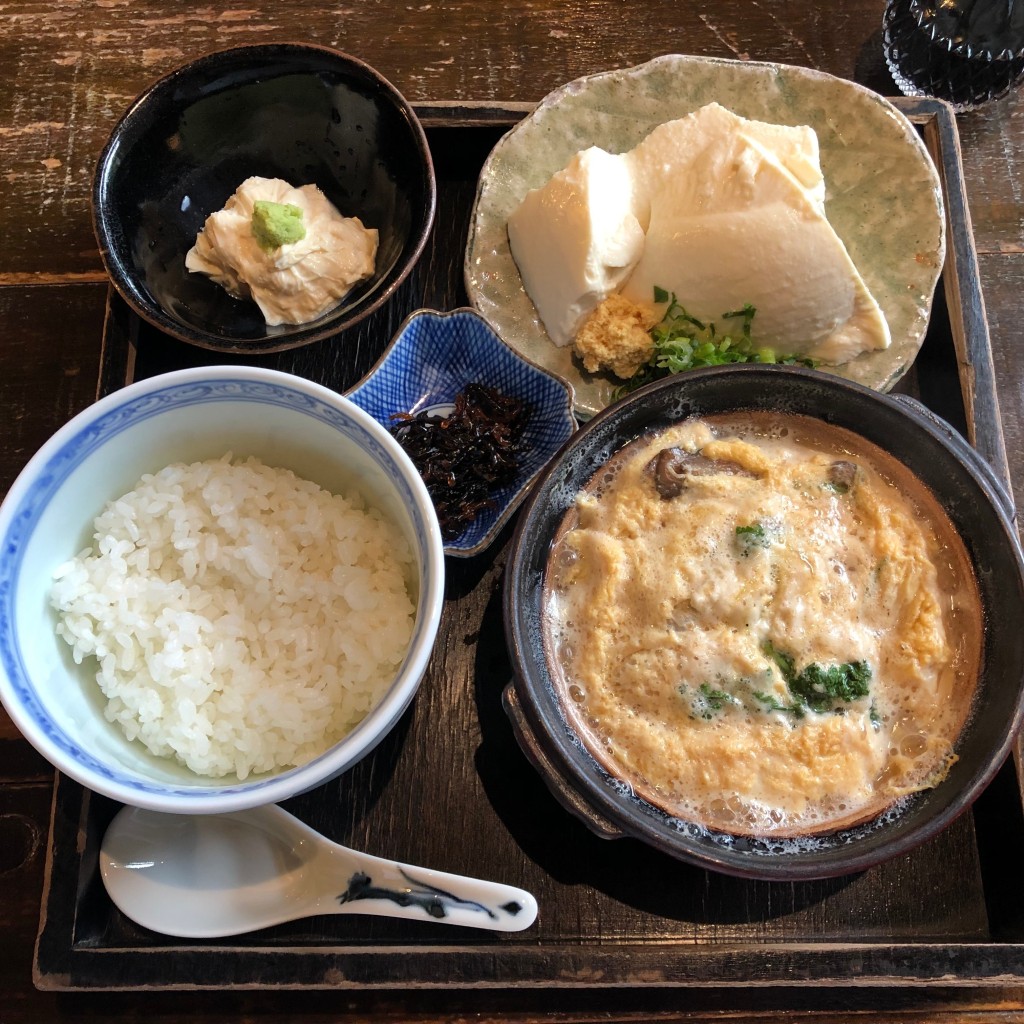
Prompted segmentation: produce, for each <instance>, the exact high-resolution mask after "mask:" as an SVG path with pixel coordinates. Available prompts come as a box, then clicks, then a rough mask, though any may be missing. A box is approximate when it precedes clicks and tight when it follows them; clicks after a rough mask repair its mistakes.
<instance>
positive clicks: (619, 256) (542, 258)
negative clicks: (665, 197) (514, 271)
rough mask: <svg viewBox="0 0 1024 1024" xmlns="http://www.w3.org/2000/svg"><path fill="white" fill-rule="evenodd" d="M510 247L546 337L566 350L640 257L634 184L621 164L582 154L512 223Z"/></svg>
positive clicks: (601, 154) (598, 153)
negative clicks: (597, 307)
mask: <svg viewBox="0 0 1024 1024" xmlns="http://www.w3.org/2000/svg"><path fill="white" fill-rule="evenodd" d="M508 237H509V244H510V246H511V249H512V256H513V258H514V259H515V261H516V264H517V265H518V267H519V273H520V275H521V276H522V279H523V285H524V287H525V288H526V292H527V294H528V295H529V296H530V298H531V299H532V300H533V304H534V306H536V307H537V313H538V314H539V316H540V318H541V320H542V321H543V322H544V326H545V328H546V329H547V332H548V335H549V336H550V338H551V340H552V341H553V342H554V343H555V344H556V345H567V344H568V343H569V342H571V341H572V339H573V338H574V337H575V335H576V331H577V330H578V329H579V326H580V323H581V322H582V320H583V319H584V318H585V317H586V316H587V315H588V314H589V313H591V312H592V311H593V309H594V308H595V307H596V306H597V305H598V303H600V302H601V301H602V300H604V299H606V298H607V297H608V296H609V295H610V294H612V292H614V291H616V290H618V288H619V287H620V286H621V285H622V283H623V282H624V281H625V280H626V278H627V277H628V276H629V274H630V272H631V271H632V270H633V267H634V266H635V265H636V263H637V260H639V258H640V254H641V253H642V251H643V245H644V233H643V229H642V228H641V226H640V224H639V222H638V221H637V218H636V215H635V213H634V209H633V182H632V178H631V176H630V171H629V168H628V167H627V165H626V163H625V162H624V161H623V159H622V157H620V156H614V155H612V154H610V153H606V152H605V151H604V150H602V149H598V148H597V147H593V148H591V149H586V150H583V151H582V152H580V153H577V154H576V156H575V157H573V159H572V161H570V163H569V165H568V166H567V167H565V168H564V169H563V170H561V171H559V172H558V173H557V174H555V175H554V177H552V178H551V180H550V181H548V183H547V184H546V185H544V186H543V187H542V188H538V189H534V190H533V191H532V192H530V193H528V194H527V196H526V198H525V199H524V200H523V202H522V203H521V204H520V205H519V207H518V208H517V209H516V210H515V211H514V212H513V213H512V215H511V216H510V217H509V221H508Z"/></svg>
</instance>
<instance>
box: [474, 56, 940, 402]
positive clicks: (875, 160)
mask: <svg viewBox="0 0 1024 1024" xmlns="http://www.w3.org/2000/svg"><path fill="white" fill-rule="evenodd" d="M713 100H714V101H717V102H718V103H721V104H722V105H723V106H725V107H728V108H729V109H730V110H732V111H734V112H735V113H737V114H740V115H742V116H743V117H748V118H754V119H756V120H759V121H771V122H775V123H777V124H791V125H797V124H807V125H810V126H811V127H812V128H814V130H815V131H816V132H817V134H818V143H819V146H820V149H821V166H822V171H823V172H824V175H825V186H826V198H825V209H826V212H827V214H828V218H829V221H830V222H831V223H832V226H833V227H834V228H835V230H836V232H837V233H838V234H839V237H840V238H842V240H843V242H844V243H845V244H846V248H847V249H848V250H849V253H850V256H851V257H852V259H853V261H854V263H855V264H856V265H857V268H858V269H859V270H860V272H861V275H862V276H863V278H864V280H865V282H866V283H867V286H868V288H869V289H870V291H871V293H872V294H873V295H874V297H875V298H876V299H877V300H878V303H879V305H880V306H881V307H882V312H883V313H884V314H885V318H886V320H887V321H888V323H889V329H890V332H891V334H892V345H891V346H890V347H889V348H888V349H885V350H884V351H880V352H870V353H866V354H865V355H862V356H858V357H857V358H856V359H854V360H852V361H851V362H849V363H847V364H846V365H844V366H839V367H836V368H835V372H836V373H838V374H840V375H841V376H843V377H848V378H849V379H851V380H855V381H859V382H860V383H862V384H866V385H868V386H869V387H873V388H877V389H878V390H880V391H887V390H889V388H891V387H892V386H893V384H895V383H896V381H898V380H899V378H900V377H901V376H902V375H903V374H904V373H905V372H906V370H907V368H908V367H909V366H910V364H911V363H912V362H913V361H914V357H915V356H916V355H917V352H918V350H919V349H920V347H921V342H922V341H923V340H924V334H925V329H926V328H927V325H928V314H929V311H930V309H931V302H932V294H933V292H934V290H935V284H936V282H937V281H938V277H939V273H940V271H941V269H942V260H943V255H944V250H945V235H944V229H945V221H944V219H943V212H942V209H943V208H942V193H941V188H940V185H939V179H938V175H937V174H936V172H935V168H934V167H933V166H932V162H931V159H930V157H929V156H928V153H927V151H926V150H925V148H924V145H923V143H922V142H921V140H920V138H919V137H918V135H917V132H916V131H915V130H914V127H913V126H912V125H911V124H910V122H909V121H908V120H907V119H906V118H905V117H904V116H903V115H902V114H901V113H900V112H899V111H898V110H897V109H896V108H895V107H894V106H893V105H892V104H891V103H889V102H888V101H887V100H885V99H883V98H882V97H881V96H878V95H877V94H875V93H873V92H871V91H870V90H868V89H865V88H863V87H862V86H859V85H856V84H854V83H852V82H847V81H845V80H843V79H840V78H834V77H833V76H831V75H826V74H824V73H823V72H820V71H812V70H809V69H807V68H798V67H788V66H786V65H781V64H759V63H752V62H751V63H746V62H740V61H730V60H717V59H713V58H707V57H686V56H680V55H676V54H670V55H667V56H664V57H657V58H656V59H654V60H652V61H649V62H648V63H646V64H641V65H640V66H639V67H635V68H625V69H623V70H621V71H608V72H605V73H603V74H599V75H591V76H589V77H587V78H580V79H577V80H576V81H574V82H570V83H569V84H568V85H565V86H562V88H560V89H557V90H556V91H555V92H553V93H551V94H550V95H549V96H547V97H546V98H545V99H543V100H542V101H541V102H540V104H539V105H538V106H537V108H536V110H534V111H533V113H532V114H530V115H529V116H528V117H527V118H526V119H525V120H524V121H522V122H521V123H520V124H518V125H517V126H516V127H515V128H513V129H512V131H510V132H509V133H508V135H506V136H505V137H504V138H503V139H502V140H501V141H500V142H499V143H498V145H497V146H495V148H494V151H493V152H492V153H491V155H490V156H489V157H488V159H487V162H486V163H485V164H484V167H483V170H482V172H481V174H480V182H479V185H478V187H477V196H476V203H475V205H474V208H473V216H472V221H471V224H470V234H469V243H468V246H467V248H466V263H465V275H466V290H467V292H468V294H469V299H470V302H471V303H472V304H473V305H474V306H475V307H476V309H477V310H478V311H479V312H480V313H482V314H483V315H484V316H485V317H487V319H488V320H490V321H491V323H492V324H493V325H494V327H495V328H496V329H497V331H498V333H499V334H500V335H501V337H502V338H503V339H504V340H505V341H506V342H507V343H508V344H509V345H511V346H512V347H513V348H514V349H516V350H517V351H518V352H519V353H520V354H521V355H523V356H525V357H526V358H528V359H531V360H533V362H535V363H538V364H540V365H541V366H543V367H545V368H546V369H548V370H550V371H552V372H553V373H556V374H558V375H559V376H561V377H563V378H565V380H567V381H568V382H569V383H570V384H572V386H573V388H574V389H575V392H576V408H577V412H578V413H580V414H581V415H584V416H590V415H593V414H594V413H596V412H599V411H600V410H601V409H603V408H604V407H605V406H606V405H608V404H609V403H610V402H611V400H612V393H613V390H614V389H615V387H616V385H617V382H616V381H615V380H614V379H613V378H611V377H605V376H603V375H594V374H589V373H587V372H586V371H584V370H583V368H582V366H581V365H580V363H579V362H578V361H576V360H574V359H573V357H572V349H571V346H567V347H565V348H558V347H556V346H555V345H554V344H553V343H552V341H551V340H550V338H548V335H547V332H546V331H545V330H544V325H543V324H542V323H541V322H540V320H539V319H538V317H537V311H536V309H534V306H533V303H532V302H531V301H530V298H529V296H527V294H526V292H525V291H524V290H523V284H522V281H521V279H520V277H519V270H518V268H517V267H516V264H515V261H514V260H513V259H512V254H511V252H510V250H509V244H508V232H507V228H506V225H507V223H508V216H509V214H510V213H511V212H512V210H514V209H515V208H516V206H518V205H519V203H520V202H521V200H522V198H523V196H525V195H526V193H527V192H528V191H529V190H530V189H532V188H537V187H539V186H540V185H543V184H544V183H545V182H546V181H547V180H548V179H549V178H550V177H551V175H552V174H554V173H555V172H556V171H558V170H560V169H561V168H562V167H564V166H565V165H566V164H567V163H568V162H569V160H570V159H571V158H572V156H573V155H574V154H575V153H576V152H578V151H579V150H581V149H585V148H586V147H587V146H601V147H602V148H603V149H606V150H608V151H609V152H612V153H621V152H623V151H625V150H628V149H632V148H633V146H635V145H636V144H637V143H638V142H639V141H640V140H641V139H642V138H643V137H644V136H645V135H647V133H648V132H650V131H651V129H652V128H654V127H655V126H657V125H659V124H661V123H662V122H664V121H670V120H672V119H673V118H677V117H683V116H685V115H686V114H688V113H690V112H691V111H694V110H697V109H698V108H699V107H702V106H704V105H705V104H706V103H710V102H712V101H713ZM766 272H770V271H769V270H766Z"/></svg>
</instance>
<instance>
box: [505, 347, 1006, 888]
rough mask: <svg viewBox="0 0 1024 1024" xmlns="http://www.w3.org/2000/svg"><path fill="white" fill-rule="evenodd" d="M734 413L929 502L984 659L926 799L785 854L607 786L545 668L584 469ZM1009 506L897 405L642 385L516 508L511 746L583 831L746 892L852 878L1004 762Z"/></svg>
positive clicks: (808, 394)
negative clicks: (815, 431)
mask: <svg viewBox="0 0 1024 1024" xmlns="http://www.w3.org/2000/svg"><path fill="white" fill-rule="evenodd" d="M743 409H753V410H770V411H776V412H780V413H794V414H804V415H808V416H812V417H816V418H818V419H820V420H822V421H824V422H826V423H829V424H833V425H836V426H839V427H844V428H846V429H847V430H851V431H854V432H855V433H857V434H859V435H860V436H862V437H864V438H865V439H867V440H868V441H870V442H873V443H874V444H876V445H877V446H879V447H880V448H882V449H884V450H885V451H887V452H890V453H891V454H892V455H893V456H895V457H896V458H897V459H898V460H899V461H900V462H902V463H903V464H904V465H905V466H906V467H907V468H908V469H910V470H911V471H912V472H913V473H915V474H916V475H917V477H918V478H919V479H920V480H921V481H922V482H923V483H925V484H926V485H927V486H928V487H929V488H930V489H931V490H932V491H933V492H934V494H935V495H936V496H937V497H938V499H939V500H940V502H941V504H942V505H943V507H944V508H945V509H946V511H947V513H948V515H949V516H950V518H951V519H952V521H953V524H954V525H955V526H956V528H957V530H958V531H959V532H960V535H961V537H962V538H963V540H964V543H965V545H966V548H967V551H968V554H969V555H970V557H971V560H972V562H973V565H974V570H975V574H976V577H977V582H978V588H979V591H980V595H981V601H982V613H983V628H984V656H983V662H982V667H981V678H980V679H979V680H978V685H977V688H976V692H975V697H974V704H973V709H972V713H971V715H970V717H969V719H968V721H967V724H966V725H965V726H964V728H963V730H962V731H961V734H960V737H959V739H958V741H957V744H956V753H957V754H958V756H959V760H958V761H957V763H956V764H955V765H954V766H953V768H952V770H951V771H950V773H949V775H948V776H947V777H946V779H945V780H944V781H943V782H941V783H940V784H939V785H938V786H936V787H935V788H934V789H931V790H926V791H924V792H922V793H918V794H915V795H914V796H912V797H910V798H907V800H906V802H905V804H904V805H902V809H901V811H900V812H899V813H898V814H882V815H881V816H879V817H878V818H876V819H874V820H872V821H868V822H865V823H863V824H860V825H857V826H854V827H852V828H849V829H844V830H841V831H838V832H832V833H829V834H816V835H814V836H808V837H801V838H800V839H799V840H797V841H793V840H782V839H772V838H765V839H757V838H748V837H743V836H732V835H727V834H724V833H715V832H709V831H708V830H706V829H704V828H702V827H699V826H696V825H690V824H688V823H686V822H682V821H680V820H679V819H678V818H673V817H671V816H670V815H668V814H666V813H665V812H664V811H662V810H660V809H659V808H657V807H655V806H653V805H652V804H650V803H648V802H647V801H645V800H643V799H641V798H639V797H638V796H636V795H635V794H634V793H633V792H632V791H631V787H629V786H628V785H624V784H623V783H622V782H620V781H618V780H616V779H614V778H612V777H610V776H609V775H608V773H607V772H606V771H605V770H604V769H603V768H602V767H601V766H600V765H599V764H598V763H597V761H596V760H595V759H594V758H593V756H591V754H590V753H589V752H588V751H587V749H586V747H585V746H584V745H583V743H582V742H581V741H580V739H579V738H578V736H577V735H576V733H575V732H574V731H573V729H572V728H571V726H570V725H569V724H568V723H567V719H566V717H565V716H564V714H563V711H562V708H561V706H560V701H559V698H558V696H557V691H556V688H555V686H554V684H553V681H552V678H551V675H550V673H549V669H548V665H547V663H546V660H545V652H544V643H543V635H542V585H543V578H544V570H545V566H546V564H547V560H548V557H549V552H550V550H551V542H552V539H553V538H554V536H555V534H556V532H557V531H558V528H559V525H560V523H561V521H562V517H563V516H564V514H565V512H566V510H567V509H568V508H569V507H570V505H571V504H572V502H573V499H574V498H575V496H576V495H577V494H578V492H579V491H580V490H581V489H582V488H583V486H584V485H585V484H586V483H587V481H588V480H589V479H590V478H591V476H592V475H593V474H594V472H595V471H596V470H597V468H598V467H599V466H601V465H603V464H604V463H605V462H606V461H607V460H608V458H609V457H610V456H611V455H612V454H614V453H615V452H617V451H618V450H619V449H621V448H622V447H623V446H624V445H625V444H627V443H628V442H629V441H632V440H633V439H634V438H636V437H638V436H640V435H641V434H645V433H649V432H656V431H661V430H663V429H664V428H666V427H668V426H669V425H671V424H673V423H676V422H678V421H679V420H682V419H685V418H686V417H689V416H704V415H712V414H716V413H727V412H734V411H737V410H743ZM1013 519H1014V512H1013V507H1012V502H1011V499H1010V498H1009V497H1008V496H1007V494H1006V492H1005V490H1004V488H1003V487H1002V486H1001V484H1000V483H999V481H998V479H997V478H996V477H995V475H994V473H993V472H992V470H991V469H990V468H989V466H988V465H987V463H986V462H985V461H984V460H983V459H982V458H981V456H979V455H978V454H977V453H976V452H975V451H974V449H973V448H971V446H970V445H969V444H968V443H967V442H966V441H965V440H963V438H961V437H960V435H959V434H957V433H956V432H955V431H954V430H953V429H952V428H951V427H949V426H948V425H947V424H946V423H944V422H943V421H942V420H940V419H939V418H938V417H936V416H935V415H934V414H933V413H931V412H930V411H929V410H928V409H927V408H925V407H924V406H923V405H921V404H920V403H918V402H916V401H915V400H913V399H911V398H908V397H906V396H891V395H882V394H879V393H877V392H874V391H871V390H868V389H867V388H864V387H861V386H859V385H857V384H852V383H850V382H849V381H844V380H841V379H839V378H837V377H833V376H830V375H827V374H824V373H819V372H816V371H813V370H805V369H801V368H796V367H777V366H772V367H757V366H730V367H722V368H712V369H706V370H694V371H691V372H689V373H686V374H683V375H680V376H678V377H673V378H667V379H665V380H663V381H659V382H657V383H655V384H651V385H649V386H647V387H646V388H643V389H642V390H640V391H637V392H636V393H635V394H633V395H631V396H630V397H628V398H626V399H625V400H623V401H622V402H620V403H618V404H617V405H614V406H611V407H609V408H608V409H606V410H605V411H604V412H602V413H601V414H599V415H598V416H596V417H595V418H594V419H592V420H591V421H590V422H589V423H588V424H587V425H586V426H585V427H583V429H582V430H580V431H579V432H578V433H577V434H575V435H574V436H573V438H572V439H571V440H570V441H569V442H568V443H567V444H566V446H565V447H564V448H563V449H562V450H561V452H560V453H559V454H558V455H557V456H556V457H555V459H554V460H553V461H552V463H551V464H550V466H549V467H548V469H547V471H546V473H545V475H544V476H543V477H542V478H541V479H540V481H539V482H538V484H537V486H536V488H535V489H534V491H533V493H532V495H531V496H530V498H529V499H528V501H527V503H526V506H525V508H524V509H523V511H522V513H521V516H520V520H519V524H518V528H517V530H516V534H515V537H514V539H513V543H512V550H511V556H510V560H509V564H508V569H507V572H506V578H505V595H504V597H505V628H506V634H507V637H508V641H509V646H510V650H511V656H512V663H513V668H514V675H515V678H514V682H513V683H511V684H510V685H509V687H508V688H507V690H506V691H505V707H506V711H507V712H508V714H509V716H510V718H511V720H512V723H513V727H514V730H515V732H516V736H517V739H518V740H519V743H520V745H521V746H522V748H523V750H524V751H525V752H526V754H527V756H528V757H529V759H530V760H531V761H532V762H533V764H534V765H535V766H536V767H537V768H538V770H539V771H540V772H541V774H542V775H543V776H544V778H545V780H546V782H547V783H548V785H549V787H550V788H551V790H552V792H553V793H554V794H555V796H556V797H557V798H558V799H559V800H560V801H561V803H562V804H563V805H565V806H566V807H567V808H568V809H569V810H571V811H572V812H573V813H575V814H576V815H578V816H579V817H580V818H581V819H582V820H583V821H584V822H585V823H586V824H587V825H588V826H589V827H590V828H591V829H592V830H593V831H595V832H597V833H598V834H600V835H602V836H605V837H608V838H614V837H621V836H633V837H635V838H637V839H640V840H642V841H644V842H646V843H649V844H651V845H652V846H654V847H657V848H658V849H660V850H663V851H664V852H666V853H668V854H670V855H672V856H674V857H677V858H679V859H680V860H683V861H688V862H690V863H693V864H697V865H701V866H703V867H707V868H712V869H715V870H718V871H723V872H727V873H729V874H735V875H741V876H745V877H750V878H765V879H778V880H796V879H809V878H825V877H829V876H835V875H843V874H847V873H850V872H854V871H859V870H863V869H864V868H867V867H870V866H872V865H874V864H877V863H879V862H881V861H883V860H886V859H888V858H890V857H894V856H896V855H897V854H900V853H903V852H905V851H906V850H909V849H910V848H911V847H913V846H916V845H917V844H918V843H921V842H923V841H924V840H925V839H928V838H929V837H931V836H933V835H935V834H936V833H938V832H939V831H940V830H942V829H943V828H945V827H946V826H947V825H948V824H949V823H950V822H951V821H952V820H953V819H954V818H955V817H956V816H957V815H958V814H960V813H961V812H963V811H964V810H966V809H967V808H968V807H969V806H970V805H971V803H972V802H973V801H974V800H975V798H976V797H977V796H978V795H979V794H980V793H981V791H982V790H983V789H984V788H985V786H986V785H987V784H988V783H989V781H990V780H991V779H992V777H993V776H994V775H995V773H996V771H997V770H998V768H999V767H1000V765H1001V764H1002V762H1003V761H1004V759H1005V758H1006V755H1007V753H1008V752H1009V750H1010V747H1011V744H1012V742H1013V738H1014V736H1015V734H1016V732H1017V729H1018V728H1019V726H1020V723H1021V718H1022V702H1024V633H1022V631H1021V630H1020V629H1019V628H1016V626H1014V627H1013V628H1009V629H1007V628H1003V627H1005V625H1006V624H1008V623H1010V624H1017V623H1020V622H1022V621H1024V561H1022V557H1021V550H1020V545H1019V541H1018V539H1017V532H1016V528H1015V526H1014V523H1013Z"/></svg>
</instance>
